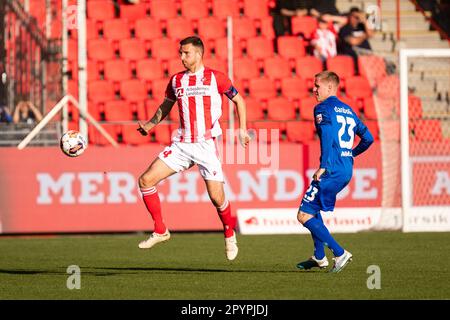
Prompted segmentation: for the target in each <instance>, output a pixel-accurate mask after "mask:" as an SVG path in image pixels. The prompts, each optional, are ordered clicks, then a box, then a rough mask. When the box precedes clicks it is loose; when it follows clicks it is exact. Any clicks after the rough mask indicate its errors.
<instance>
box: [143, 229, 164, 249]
mask: <svg viewBox="0 0 450 320" xmlns="http://www.w3.org/2000/svg"><path fill="white" fill-rule="evenodd" d="M169 239H170V232H169V230H166V232H165V233H164V234H160V233H156V232H153V233H152V234H151V235H150V237H149V238H148V239H147V240H144V241H142V242H140V243H139V248H141V249H150V248H151V247H153V246H154V245H155V244H158V243H160V242H164V241H167V240H169Z"/></svg>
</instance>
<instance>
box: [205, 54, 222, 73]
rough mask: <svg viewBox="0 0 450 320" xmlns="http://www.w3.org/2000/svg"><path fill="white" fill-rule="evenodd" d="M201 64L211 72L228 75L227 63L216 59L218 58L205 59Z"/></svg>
mask: <svg viewBox="0 0 450 320" xmlns="http://www.w3.org/2000/svg"><path fill="white" fill-rule="evenodd" d="M203 63H204V65H205V66H207V67H209V68H211V69H213V70H217V71H220V72H223V73H225V74H227V73H228V66H227V62H226V61H225V60H222V59H218V58H206V59H203Z"/></svg>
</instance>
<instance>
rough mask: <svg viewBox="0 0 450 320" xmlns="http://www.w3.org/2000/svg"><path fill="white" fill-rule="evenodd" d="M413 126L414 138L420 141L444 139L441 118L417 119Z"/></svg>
mask: <svg viewBox="0 0 450 320" xmlns="http://www.w3.org/2000/svg"><path fill="white" fill-rule="evenodd" d="M412 126H413V131H414V138H415V139H416V140H418V141H429V142H436V141H442V140H443V139H444V137H443V135H442V127H441V121H440V120H435V119H433V120H416V121H414V122H413V123H412Z"/></svg>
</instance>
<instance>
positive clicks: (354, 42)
mask: <svg viewBox="0 0 450 320" xmlns="http://www.w3.org/2000/svg"><path fill="white" fill-rule="evenodd" d="M372 35H373V30H371V29H370V28H369V27H368V23H367V19H366V15H365V13H364V12H362V11H360V10H359V8H357V7H352V8H351V9H350V12H349V13H348V23H347V24H346V25H345V26H344V27H342V28H341V29H340V30H339V46H338V53H339V54H344V55H349V56H352V57H353V59H354V60H355V69H356V70H355V71H356V72H358V53H359V52H365V53H368V52H370V51H371V50H372V48H371V47H370V43H369V41H368V39H369V38H370V37H371V36H372Z"/></svg>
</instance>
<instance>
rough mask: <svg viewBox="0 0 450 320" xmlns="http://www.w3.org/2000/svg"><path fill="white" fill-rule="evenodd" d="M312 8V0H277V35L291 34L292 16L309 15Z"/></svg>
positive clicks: (275, 20) (275, 25) (275, 21)
mask: <svg viewBox="0 0 450 320" xmlns="http://www.w3.org/2000/svg"><path fill="white" fill-rule="evenodd" d="M311 8H312V1H311V0H277V1H276V5H275V10H274V13H273V28H274V31H275V36H276V37H279V36H284V35H290V34H291V18H292V17H294V16H305V15H309V12H310V10H311Z"/></svg>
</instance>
